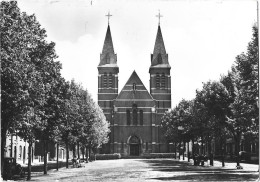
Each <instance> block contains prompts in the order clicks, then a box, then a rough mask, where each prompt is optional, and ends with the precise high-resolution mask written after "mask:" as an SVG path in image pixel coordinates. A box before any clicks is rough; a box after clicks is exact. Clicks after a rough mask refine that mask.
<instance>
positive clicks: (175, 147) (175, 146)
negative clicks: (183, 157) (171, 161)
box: [174, 142, 177, 159]
mask: <svg viewBox="0 0 260 182" xmlns="http://www.w3.org/2000/svg"><path fill="white" fill-rule="evenodd" d="M174 150H175V156H174V158H175V159H177V145H176V142H174Z"/></svg>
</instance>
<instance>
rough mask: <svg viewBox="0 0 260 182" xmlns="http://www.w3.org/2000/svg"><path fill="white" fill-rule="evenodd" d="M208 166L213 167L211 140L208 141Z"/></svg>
mask: <svg viewBox="0 0 260 182" xmlns="http://www.w3.org/2000/svg"><path fill="white" fill-rule="evenodd" d="M208 147H209V161H210V162H209V165H211V166H213V154H212V149H211V140H209V144H208Z"/></svg>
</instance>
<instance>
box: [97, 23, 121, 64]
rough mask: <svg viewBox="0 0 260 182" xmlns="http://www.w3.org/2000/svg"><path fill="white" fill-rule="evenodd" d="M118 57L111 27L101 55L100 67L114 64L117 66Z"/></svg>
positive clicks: (108, 28) (108, 27)
mask: <svg viewBox="0 0 260 182" xmlns="http://www.w3.org/2000/svg"><path fill="white" fill-rule="evenodd" d="M116 63H117V56H116V54H115V52H114V46H113V41H112V36H111V32H110V25H109V24H108V26H107V33H106V37H105V41H104V45H103V50H102V53H101V54H100V63H99V66H103V65H107V64H114V66H116Z"/></svg>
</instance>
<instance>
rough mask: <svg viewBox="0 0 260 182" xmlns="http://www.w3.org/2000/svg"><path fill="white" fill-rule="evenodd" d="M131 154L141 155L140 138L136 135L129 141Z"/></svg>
mask: <svg viewBox="0 0 260 182" xmlns="http://www.w3.org/2000/svg"><path fill="white" fill-rule="evenodd" d="M129 146H130V155H132V156H139V154H140V140H139V138H137V137H136V136H132V137H131V138H130V141H129Z"/></svg>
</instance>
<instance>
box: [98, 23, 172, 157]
mask: <svg viewBox="0 0 260 182" xmlns="http://www.w3.org/2000/svg"><path fill="white" fill-rule="evenodd" d="M147 56H148V55H147ZM119 61H120V60H119ZM148 70H149V74H150V88H149V91H148V90H147V88H145V86H144V84H143V82H142V81H141V79H140V77H139V76H138V75H137V73H136V72H135V71H133V73H132V74H131V75H130V77H129V79H128V81H127V82H126V83H125V85H124V87H123V89H122V90H121V91H120V92H118V73H119V67H118V65H117V55H116V54H115V52H114V47H113V41H112V36H111V31H110V25H109V24H108V27H107V32H106V37H105V41H104V45H103V50H102V53H101V54H100V63H99V65H98V104H99V106H100V107H101V108H102V109H103V112H104V114H105V116H106V119H107V120H108V121H109V122H110V126H111V127H110V129H111V133H110V136H109V143H108V144H107V145H105V146H104V147H103V148H102V151H101V152H102V153H120V154H121V155H122V156H142V155H145V154H147V153H166V152H170V144H169V143H168V142H167V141H166V139H165V137H164V135H163V133H162V131H161V128H160V122H161V117H162V116H163V114H164V112H165V111H168V110H169V109H170V108H171V75H170V70H171V66H170V65H169V62H168V54H167V53H166V49H165V46H164V41H163V37H162V32H161V27H160V24H159V26H158V30H157V35H156V40H155V45H154V50H153V54H151V65H150V68H149V69H148V68H147V73H148Z"/></svg>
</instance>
